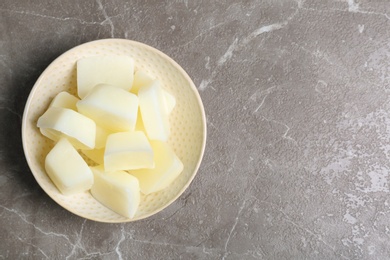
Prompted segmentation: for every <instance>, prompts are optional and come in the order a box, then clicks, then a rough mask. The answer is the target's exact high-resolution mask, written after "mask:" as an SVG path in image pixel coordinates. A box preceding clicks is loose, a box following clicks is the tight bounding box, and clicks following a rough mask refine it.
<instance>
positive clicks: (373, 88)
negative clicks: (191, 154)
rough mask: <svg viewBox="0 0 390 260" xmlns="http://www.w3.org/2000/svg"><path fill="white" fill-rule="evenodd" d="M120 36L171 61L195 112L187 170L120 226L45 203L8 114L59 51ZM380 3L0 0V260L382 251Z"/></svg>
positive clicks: (16, 121)
mask: <svg viewBox="0 0 390 260" xmlns="http://www.w3.org/2000/svg"><path fill="white" fill-rule="evenodd" d="M110 37H115V38H127V39H132V40H136V41H140V42H143V43H146V44H149V45H151V46H153V47H155V48H157V49H160V50H161V51H163V52H165V53H166V54H168V55H169V56H171V57H172V58H173V59H175V60H176V61H177V62H178V63H179V64H181V65H182V67H183V68H184V69H185V70H186V71H187V72H188V74H189V75H190V76H191V77H192V78H193V80H194V82H195V84H196V85H197V86H198V90H199V92H200V95H201V97H202V99H203V102H204V105H205V109H206V116H207V120H208V123H207V125H208V142H207V149H206V153H205V157H204V160H203V163H202V165H201V168H200V170H199V173H198V175H197V176H196V178H195V180H194V181H193V183H192V184H191V186H190V187H189V189H188V190H187V191H186V192H185V193H184V194H183V195H182V196H181V197H180V199H179V200H178V201H176V202H175V203H174V204H172V205H171V206H170V207H168V208H167V209H165V210H164V211H162V212H161V213H159V214H157V215H155V216H153V217H151V218H149V219H146V220H142V221H138V222H135V223H127V224H102V223H97V222H92V221H87V220H84V219H82V218H80V217H77V216H75V215H73V214H71V213H68V212H67V211H66V210H64V209H62V208H61V207H60V206H58V205H57V204H55V203H54V202H53V201H52V200H51V199H50V198H49V197H48V196H47V195H46V194H45V193H44V192H43V191H42V190H41V189H40V187H39V186H38V184H37V183H36V181H35V180H34V178H33V176H32V174H31V172H30V171H29V169H28V166H27V163H26V161H25V159H24V155H23V150H22V145H21V137H20V136H21V130H20V128H21V116H22V113H23V109H24V103H25V101H26V99H27V96H28V94H29V91H30V89H31V88H32V86H33V84H34V82H35V80H36V79H37V78H38V76H39V75H40V73H41V72H42V71H43V70H44V69H45V68H46V67H47V66H48V65H49V64H50V62H51V61H53V60H54V59H55V58H56V57H57V56H59V55H60V54H62V53H63V52H65V51H66V50H68V49H70V48H72V47H74V46H76V45H78V44H81V43H84V42H87V41H91V40H95V39H101V38H110ZM389 101H390V2H388V1H369V0H344V1H343V0H322V1H317V0H307V1H304V0H301V1H294V0H258V1H256V0H246V1H232V0H231V1H184V0H183V1H180V0H178V1H141V0H139V1H131V2H125V1H120V0H96V1H57V2H55V3H54V1H48V0H37V1H27V0H20V1H15V0H0V127H1V130H0V241H1V243H0V259H389V258H390V246H389V244H390V205H389V204H390V193H389V178H390V176H389V171H390V161H389V158H390V102H389Z"/></svg>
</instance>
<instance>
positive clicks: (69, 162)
mask: <svg viewBox="0 0 390 260" xmlns="http://www.w3.org/2000/svg"><path fill="white" fill-rule="evenodd" d="M45 169H46V172H47V174H48V175H49V177H50V179H51V180H52V181H53V183H54V184H55V186H56V187H57V188H58V189H59V190H60V191H61V193H63V194H64V195H71V194H75V193H80V192H84V191H87V190H89V189H90V188H91V187H92V184H93V174H92V171H91V169H90V168H89V167H88V165H87V163H86V162H85V161H84V160H83V158H82V157H81V156H80V154H79V153H78V152H77V151H76V149H75V148H74V147H73V146H72V145H71V144H70V142H69V141H68V140H67V139H66V138H62V139H60V140H59V141H58V142H57V143H56V145H55V146H54V147H53V149H52V150H51V151H50V152H49V153H48V155H47V156H46V159H45Z"/></svg>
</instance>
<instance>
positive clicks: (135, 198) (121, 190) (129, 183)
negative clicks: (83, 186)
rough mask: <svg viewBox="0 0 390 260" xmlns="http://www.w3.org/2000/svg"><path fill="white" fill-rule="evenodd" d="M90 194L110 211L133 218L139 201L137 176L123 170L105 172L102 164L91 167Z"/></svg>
mask: <svg viewBox="0 0 390 260" xmlns="http://www.w3.org/2000/svg"><path fill="white" fill-rule="evenodd" d="M91 169H92V172H93V175H94V178H95V180H94V184H93V186H92V188H91V194H92V196H93V197H94V198H95V199H96V200H97V201H99V202H100V203H101V204H103V205H104V206H106V207H107V208H109V209H111V210H112V211H114V212H116V213H118V214H120V215H122V216H125V217H128V218H133V217H134V215H135V213H136V212H137V209H138V206H139V203H140V191H139V182H138V180H137V178H135V177H134V176H131V175H130V174H128V173H127V172H124V171H114V172H105V171H104V168H103V166H97V167H91Z"/></svg>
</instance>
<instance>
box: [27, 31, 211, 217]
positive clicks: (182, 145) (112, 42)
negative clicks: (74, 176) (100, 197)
mask: <svg viewBox="0 0 390 260" xmlns="http://www.w3.org/2000/svg"><path fill="white" fill-rule="evenodd" d="M104 55H128V56H130V57H132V58H133V59H134V61H135V68H136V69H141V70H143V71H144V72H146V73H147V74H149V75H150V76H152V77H154V78H156V79H159V80H160V82H161V84H162V86H163V87H164V88H166V89H167V90H168V91H169V92H171V93H172V94H173V95H174V96H175V97H176V107H175V108H174V110H173V111H172V113H171V115H170V124H171V135H170V138H169V140H168V143H169V144H170V145H171V147H172V148H173V150H174V151H175V153H176V154H177V156H178V157H179V158H180V159H181V161H182V162H183V165H184V170H183V172H182V173H181V174H180V175H179V177H178V178H177V179H176V180H175V181H174V182H173V183H172V184H171V185H170V186H169V187H168V188H166V189H164V190H162V191H160V192H156V193H152V194H149V195H148V196H144V195H141V202H140V205H139V208H138V211H137V213H136V215H135V217H134V218H132V219H129V218H126V217H123V216H121V215H118V214H116V213H115V212H113V211H111V210H110V209H108V208H106V207H105V206H103V205H102V204H100V203H99V202H98V201H97V200H95V199H94V198H93V197H92V195H91V194H90V192H85V193H80V194H76V195H71V196H65V195H62V194H61V193H60V192H59V191H58V189H57V188H56V187H55V186H54V184H53V183H52V182H51V180H50V178H49V177H48V175H47V174H46V172H45V168H44V161H45V157H46V155H47V154H48V152H49V151H50V149H51V148H52V147H53V146H54V142H53V141H51V140H49V139H48V138H46V137H44V136H43V135H42V134H41V133H40V131H39V129H38V128H37V126H36V124H37V120H38V118H39V117H40V116H41V115H42V114H43V113H44V111H45V110H46V109H47V107H48V106H49V104H50V102H51V100H52V99H53V97H54V96H55V95H56V94H58V93H59V92H61V91H68V92H69V93H71V94H73V95H76V96H77V91H76V83H77V80H76V62H77V60H79V59H81V58H84V57H89V56H104ZM22 140H23V149H24V153H25V156H26V160H27V163H28V165H29V167H30V169H31V172H32V174H33V175H34V177H35V179H36V181H37V182H38V184H39V185H40V186H41V187H42V189H43V190H44V191H45V192H46V193H47V194H48V195H49V196H50V197H51V198H52V199H53V200H54V201H55V202H57V203H58V204H59V205H60V206H62V207H63V208H65V209H67V210H68V211H70V212H72V213H74V214H76V215H78V216H80V217H83V218H86V219H90V220H94V221H99V222H107V223H120V222H129V221H134V220H139V219H144V218H147V217H150V216H152V215H154V214H156V213H157V212H159V211H161V210H163V209H164V208H165V207H167V206H168V205H170V204H171V203H172V202H174V201H175V200H176V199H177V198H178V197H179V196H180V195H181V194H182V193H183V192H184V191H185V190H186V189H187V187H188V186H189V184H190V183H191V181H192V180H193V178H194V177H195V175H196V173H197V171H198V168H199V165H200V163H201V160H202V157H203V153H204V149H205V145H206V118H205V112H204V107H203V104H202V101H201V99H200V96H199V93H198V91H197V89H196V87H195V85H194V83H193V82H192V80H191V79H190V77H189V76H188V75H187V73H186V72H185V71H184V70H183V69H182V68H181V67H180V66H179V65H178V64H177V63H176V62H175V61H173V60H172V59H171V58H170V57H168V56H167V55H165V54H164V53H162V52H161V51H159V50H157V49H155V48H153V47H150V46H148V45H145V44H143V43H139V42H135V41H131V40H125V39H103V40H96V41H92V42H87V43H84V44H82V45H79V46H77V47H74V48H73V49H70V50H69V51H67V52H65V53H64V54H62V55H61V56H59V57H58V58H57V59H55V60H54V61H53V62H52V63H51V64H50V65H49V66H48V67H47V68H46V69H45V71H44V72H43V73H42V74H41V76H40V77H39V78H38V80H37V82H36V83H35V85H34V86H33V88H32V90H31V93H30V95H29V97H28V100H27V103H26V106H25V110H24V113H23V121H22Z"/></svg>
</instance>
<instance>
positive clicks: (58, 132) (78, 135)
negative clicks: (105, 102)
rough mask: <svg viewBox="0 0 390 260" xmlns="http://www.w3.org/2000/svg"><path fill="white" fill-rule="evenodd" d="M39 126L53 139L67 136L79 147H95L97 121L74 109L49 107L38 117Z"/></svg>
mask: <svg viewBox="0 0 390 260" xmlns="http://www.w3.org/2000/svg"><path fill="white" fill-rule="evenodd" d="M37 126H38V127H39V128H40V131H41V133H42V134H43V135H45V136H47V137H48V138H50V139H52V140H53V141H58V140H59V139H60V138H62V137H66V138H68V140H69V141H70V142H71V143H72V145H74V146H75V148H77V149H93V148H94V147H95V136H96V124H95V122H94V121H93V120H92V119H90V118H88V117H86V116H84V115H82V114H80V113H78V112H76V111H74V110H71V109H68V108H61V107H49V108H48V109H47V110H46V112H45V113H44V114H43V115H42V116H41V117H40V118H39V119H38V123H37Z"/></svg>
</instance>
